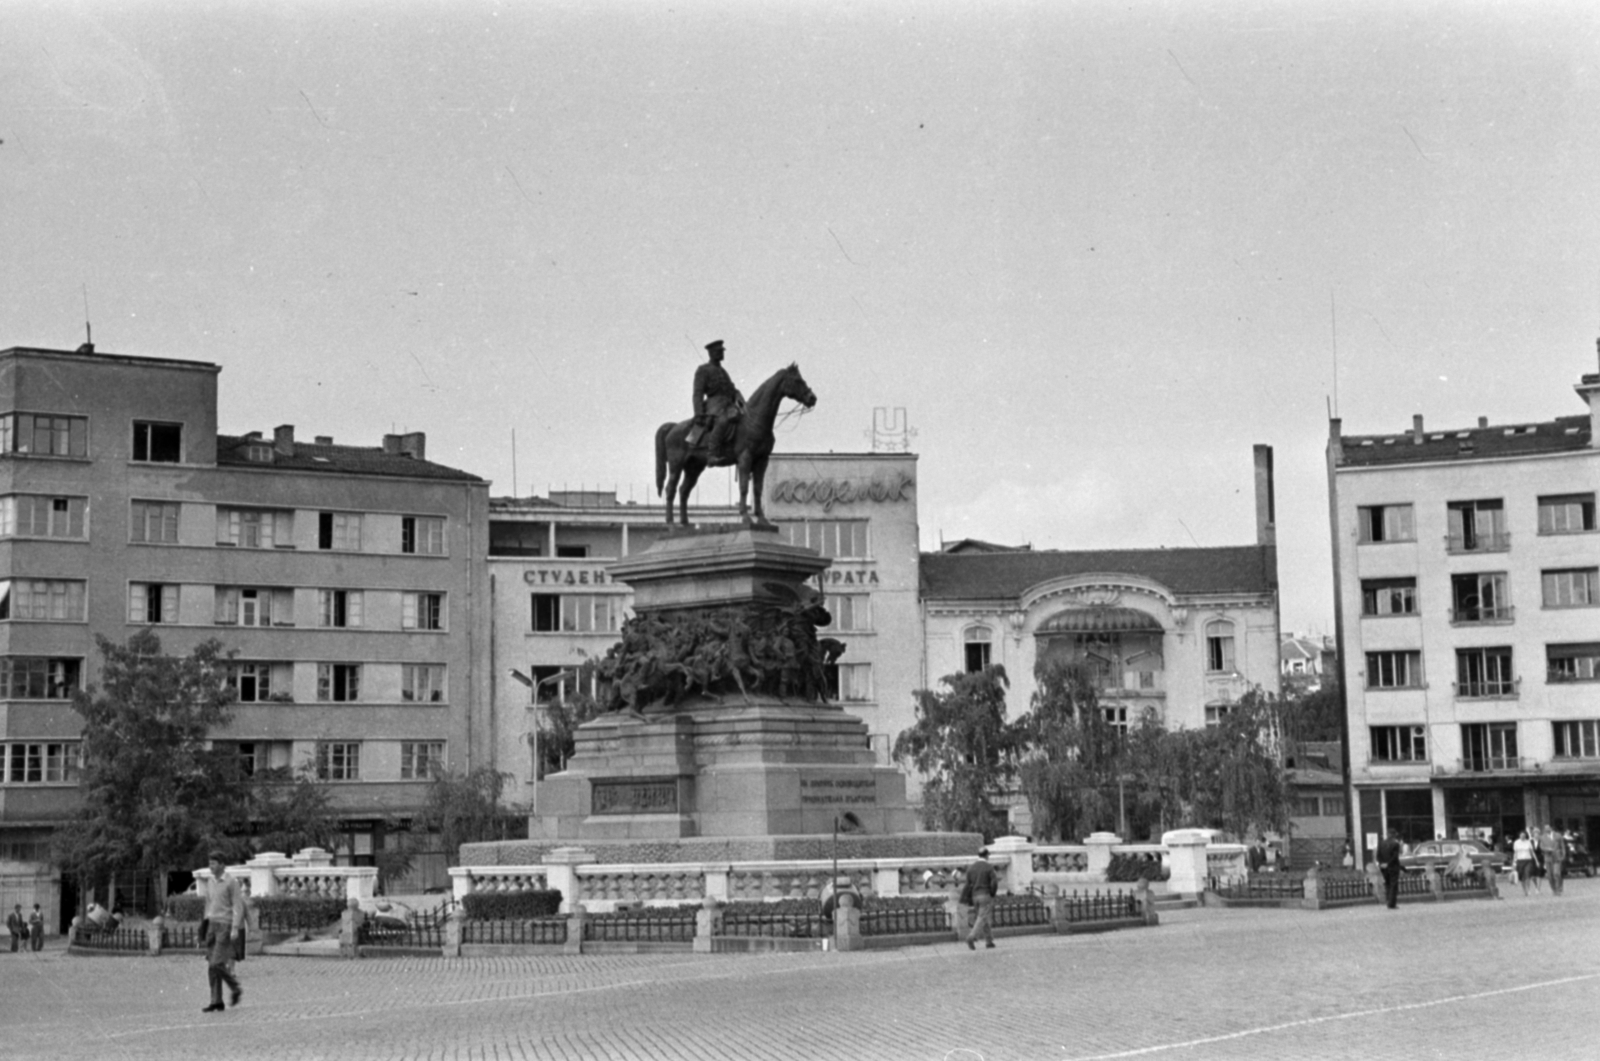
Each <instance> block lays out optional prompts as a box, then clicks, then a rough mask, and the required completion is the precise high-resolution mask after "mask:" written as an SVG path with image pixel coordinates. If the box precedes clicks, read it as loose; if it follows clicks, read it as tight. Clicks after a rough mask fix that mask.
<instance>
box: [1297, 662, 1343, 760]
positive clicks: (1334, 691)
mask: <svg viewBox="0 0 1600 1061" xmlns="http://www.w3.org/2000/svg"><path fill="white" fill-rule="evenodd" d="M1343 722H1344V700H1343V698H1342V697H1341V696H1340V688H1339V678H1338V676H1337V675H1333V676H1330V677H1328V678H1327V679H1325V680H1324V681H1323V683H1322V685H1321V687H1320V688H1318V689H1317V690H1316V691H1315V692H1304V691H1301V690H1296V689H1292V688H1291V689H1288V690H1285V692H1284V697H1283V723H1284V727H1283V728H1284V738H1285V740H1287V741H1288V742H1289V744H1290V745H1291V746H1299V745H1302V744H1305V743H1307V742H1309V741H1336V740H1343V739H1344V725H1343Z"/></svg>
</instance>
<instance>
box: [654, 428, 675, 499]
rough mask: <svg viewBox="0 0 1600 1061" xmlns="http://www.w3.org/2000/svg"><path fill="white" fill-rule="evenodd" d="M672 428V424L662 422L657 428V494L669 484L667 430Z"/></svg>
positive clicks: (659, 494) (658, 495)
mask: <svg viewBox="0 0 1600 1061" xmlns="http://www.w3.org/2000/svg"><path fill="white" fill-rule="evenodd" d="M671 430H672V425H671V424H662V425H661V426H660V427H658V428H656V496H657V497H660V496H661V491H662V489H663V488H664V487H665V486H666V485H667V432H668V431H671Z"/></svg>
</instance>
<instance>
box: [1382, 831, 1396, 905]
mask: <svg viewBox="0 0 1600 1061" xmlns="http://www.w3.org/2000/svg"><path fill="white" fill-rule="evenodd" d="M1400 852H1401V847H1400V830H1398V829H1390V830H1389V835H1388V837H1386V838H1385V839H1384V841H1383V842H1382V843H1380V844H1379V845H1378V868H1379V869H1380V870H1382V871H1383V902H1384V905H1386V906H1387V907H1388V908H1389V909H1391V910H1393V909H1395V908H1396V907H1398V906H1399V905H1400Z"/></svg>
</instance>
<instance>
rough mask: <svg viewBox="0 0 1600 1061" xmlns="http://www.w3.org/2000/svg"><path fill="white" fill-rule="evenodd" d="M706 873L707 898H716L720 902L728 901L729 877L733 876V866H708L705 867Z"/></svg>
mask: <svg viewBox="0 0 1600 1061" xmlns="http://www.w3.org/2000/svg"><path fill="white" fill-rule="evenodd" d="M705 874H706V877H705V879H706V898H707V899H715V900H716V901H717V902H719V903H725V902H727V901H728V878H729V877H730V876H732V867H730V866H707V867H706V869H705Z"/></svg>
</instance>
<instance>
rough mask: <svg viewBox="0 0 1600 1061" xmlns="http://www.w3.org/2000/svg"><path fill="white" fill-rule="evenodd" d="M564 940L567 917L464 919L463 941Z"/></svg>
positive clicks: (562, 941) (554, 941)
mask: <svg viewBox="0 0 1600 1061" xmlns="http://www.w3.org/2000/svg"><path fill="white" fill-rule="evenodd" d="M566 941H567V919H566V918H564V917H532V918H525V919H521V920H516V921H463V922H462V923H461V942H462V943H521V944H529V943H554V944H562V943H565V942H566Z"/></svg>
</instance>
